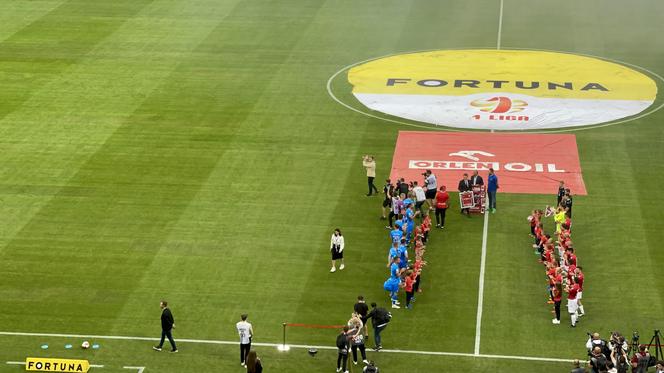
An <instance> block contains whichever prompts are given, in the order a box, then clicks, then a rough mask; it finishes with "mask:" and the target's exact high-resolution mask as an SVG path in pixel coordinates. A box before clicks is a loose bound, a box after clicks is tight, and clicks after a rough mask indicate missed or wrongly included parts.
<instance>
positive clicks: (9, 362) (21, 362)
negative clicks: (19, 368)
mask: <svg viewBox="0 0 664 373" xmlns="http://www.w3.org/2000/svg"><path fill="white" fill-rule="evenodd" d="M7 364H9V365H25V361H8V362H7Z"/></svg>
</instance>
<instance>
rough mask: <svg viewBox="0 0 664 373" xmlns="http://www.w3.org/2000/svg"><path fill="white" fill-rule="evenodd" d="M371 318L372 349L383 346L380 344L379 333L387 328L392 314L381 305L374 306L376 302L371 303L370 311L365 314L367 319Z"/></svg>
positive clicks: (375, 349) (377, 349)
mask: <svg viewBox="0 0 664 373" xmlns="http://www.w3.org/2000/svg"><path fill="white" fill-rule="evenodd" d="M368 319H371V322H372V324H373V329H374V343H375V345H376V346H375V347H374V351H379V350H380V349H382V348H383V346H382V345H381V339H380V333H381V332H382V331H383V330H385V328H387V324H388V323H389V322H390V320H391V319H392V314H391V313H389V312H387V310H386V309H385V308H383V307H376V302H373V303H371V312H369V314H368V315H367V320H368Z"/></svg>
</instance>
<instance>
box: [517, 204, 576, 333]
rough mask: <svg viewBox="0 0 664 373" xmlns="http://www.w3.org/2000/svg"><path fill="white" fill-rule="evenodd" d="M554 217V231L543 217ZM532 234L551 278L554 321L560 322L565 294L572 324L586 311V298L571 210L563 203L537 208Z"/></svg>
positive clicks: (531, 220) (550, 293)
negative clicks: (574, 239)
mask: <svg viewBox="0 0 664 373" xmlns="http://www.w3.org/2000/svg"><path fill="white" fill-rule="evenodd" d="M551 216H552V217H553V220H554V222H555V227H556V230H555V233H553V234H549V233H547V232H546V231H545V230H544V218H547V217H551ZM528 221H529V222H530V235H531V237H533V238H534V241H535V242H534V244H533V248H535V249H536V250H535V254H536V255H538V256H539V262H540V263H542V265H544V267H545V270H546V277H547V282H548V293H549V294H548V296H549V300H548V302H547V303H548V304H553V305H554V309H553V311H552V312H553V313H554V314H555V318H554V319H553V320H552V321H551V322H552V323H553V324H554V325H559V324H560V305H561V302H562V298H563V296H566V298H567V312H568V313H569V315H570V325H571V326H572V327H575V326H576V323H577V322H578V320H579V318H580V317H582V316H583V315H584V314H585V312H584V309H583V304H581V299H582V298H583V281H584V276H583V272H582V268H581V267H580V266H579V263H578V259H577V256H576V251H575V248H574V245H573V243H572V218H571V214H570V210H569V208H567V207H564V206H563V205H562V204H561V205H559V206H558V208H557V209H556V210H554V209H553V208H551V207H548V206H547V208H546V209H545V210H534V211H533V212H532V214H531V215H530V216H528Z"/></svg>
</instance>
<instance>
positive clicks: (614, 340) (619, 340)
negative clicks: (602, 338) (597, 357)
mask: <svg viewBox="0 0 664 373" xmlns="http://www.w3.org/2000/svg"><path fill="white" fill-rule="evenodd" d="M616 349H618V351H627V350H628V349H629V345H628V344H627V341H625V337H623V335H622V334H620V332H613V333H611V339H610V340H609V350H611V352H613V351H616Z"/></svg>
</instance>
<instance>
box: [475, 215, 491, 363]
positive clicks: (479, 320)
mask: <svg viewBox="0 0 664 373" xmlns="http://www.w3.org/2000/svg"><path fill="white" fill-rule="evenodd" d="M488 232H489V210H488V209H487V210H485V211H484V229H482V260H481V261H480V281H479V290H478V294H477V320H476V322H475V353H474V355H475V356H479V355H480V339H481V337H482V307H483V303H484V271H485V269H486V240H487V234H488Z"/></svg>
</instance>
